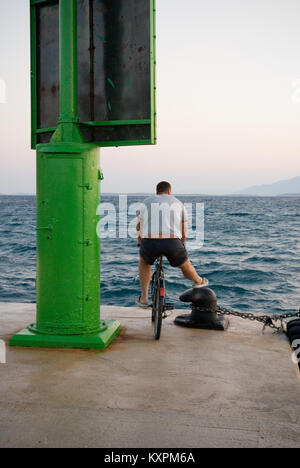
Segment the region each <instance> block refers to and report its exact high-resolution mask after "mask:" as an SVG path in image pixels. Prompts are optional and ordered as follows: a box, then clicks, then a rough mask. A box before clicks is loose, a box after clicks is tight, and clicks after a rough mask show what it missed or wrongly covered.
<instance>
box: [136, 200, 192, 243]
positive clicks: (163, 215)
mask: <svg viewBox="0 0 300 468" xmlns="http://www.w3.org/2000/svg"><path fill="white" fill-rule="evenodd" d="M138 219H139V222H140V224H141V228H140V235H141V237H144V238H147V237H151V238H166V239H168V238H178V239H181V238H182V226H183V223H187V221H188V217H187V212H186V209H185V207H184V205H183V203H182V202H181V201H180V200H178V199H177V198H176V197H174V196H173V195H167V194H163V195H153V196H152V197H149V198H146V200H144V202H143V204H142V207H141V210H140V213H139V217H138Z"/></svg>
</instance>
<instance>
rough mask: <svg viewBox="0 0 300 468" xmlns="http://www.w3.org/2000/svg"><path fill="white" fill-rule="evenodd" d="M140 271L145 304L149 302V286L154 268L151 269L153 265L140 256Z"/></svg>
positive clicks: (142, 299) (142, 298)
mask: <svg viewBox="0 0 300 468" xmlns="http://www.w3.org/2000/svg"><path fill="white" fill-rule="evenodd" d="M139 273H140V283H141V288H142V296H141V302H142V303H143V304H148V301H149V286H150V281H151V276H152V270H151V266H150V265H148V264H147V263H146V262H145V260H143V259H142V257H140V267H139Z"/></svg>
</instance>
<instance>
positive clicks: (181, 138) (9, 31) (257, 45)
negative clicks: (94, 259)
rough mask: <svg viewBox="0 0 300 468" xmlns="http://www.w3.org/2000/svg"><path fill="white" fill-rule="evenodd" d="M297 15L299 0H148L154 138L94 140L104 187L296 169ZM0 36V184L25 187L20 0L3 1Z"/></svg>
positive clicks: (266, 177)
mask: <svg viewBox="0 0 300 468" xmlns="http://www.w3.org/2000/svg"><path fill="white" fill-rule="evenodd" d="M299 18H300V2H299V0H205V1H204V0H187V1H185V2H182V1H181V0H157V50H158V57H157V63H158V101H157V104H158V145H157V146H156V147H151V146H150V147H127V148H119V149H116V148H108V149H103V150H101V161H102V168H103V171H104V175H105V182H104V183H103V185H102V190H103V191H104V192H123V193H124V192H125V193H126V192H128V193H129V192H150V191H152V190H153V187H154V185H155V184H156V183H157V182H158V181H159V180H162V179H167V180H170V181H171V182H172V183H173V185H174V189H175V191H176V192H179V193H216V194H219V193H232V192H235V191H237V190H239V189H242V188H245V187H247V186H249V185H255V184H262V183H272V182H275V181H277V180H279V179H284V178H292V177H295V176H299V175H300V157H299V153H300V28H299ZM0 37H1V42H0V51H1V62H0V80H1V81H0V123H1V152H0V193H16V192H26V193H34V192H35V152H34V151H31V150H30V69H29V62H30V59H29V0H12V1H10V2H4V1H3V0H2V1H1V6H0ZM4 83H5V85H6V103H4V102H3V101H4V99H3V94H4ZM297 91H299V92H297Z"/></svg>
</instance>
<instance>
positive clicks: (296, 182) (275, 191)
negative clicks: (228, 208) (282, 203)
mask: <svg viewBox="0 0 300 468" xmlns="http://www.w3.org/2000/svg"><path fill="white" fill-rule="evenodd" d="M299 194H300V177H294V178H293V179H288V180H280V181H279V182H275V183H274V184H268V185H254V186H253V187H248V188H247V189H245V190H241V191H240V192H238V193H237V195H258V196H262V197H263V196H266V197H276V196H279V195H285V196H298V195H299Z"/></svg>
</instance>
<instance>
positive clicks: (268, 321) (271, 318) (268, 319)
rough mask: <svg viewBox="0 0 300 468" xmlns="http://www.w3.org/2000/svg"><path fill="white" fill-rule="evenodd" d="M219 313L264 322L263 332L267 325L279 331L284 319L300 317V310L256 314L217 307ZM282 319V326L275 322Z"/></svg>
mask: <svg viewBox="0 0 300 468" xmlns="http://www.w3.org/2000/svg"><path fill="white" fill-rule="evenodd" d="M217 313H218V314H220V315H233V316H235V317H240V318H242V319H245V320H251V321H252V322H254V321H257V322H259V323H263V325H264V326H263V332H264V330H265V328H266V327H270V328H272V329H273V330H276V331H277V332H278V333H280V332H282V331H283V320H285V319H288V318H292V317H298V318H300V310H299V312H294V313H293V312H290V313H287V314H281V315H277V314H274V315H254V314H247V313H243V312H236V311H234V310H229V309H226V308H225V307H218V308H217ZM278 321H281V326H280V327H277V326H276V325H275V323H274V322H278Z"/></svg>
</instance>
